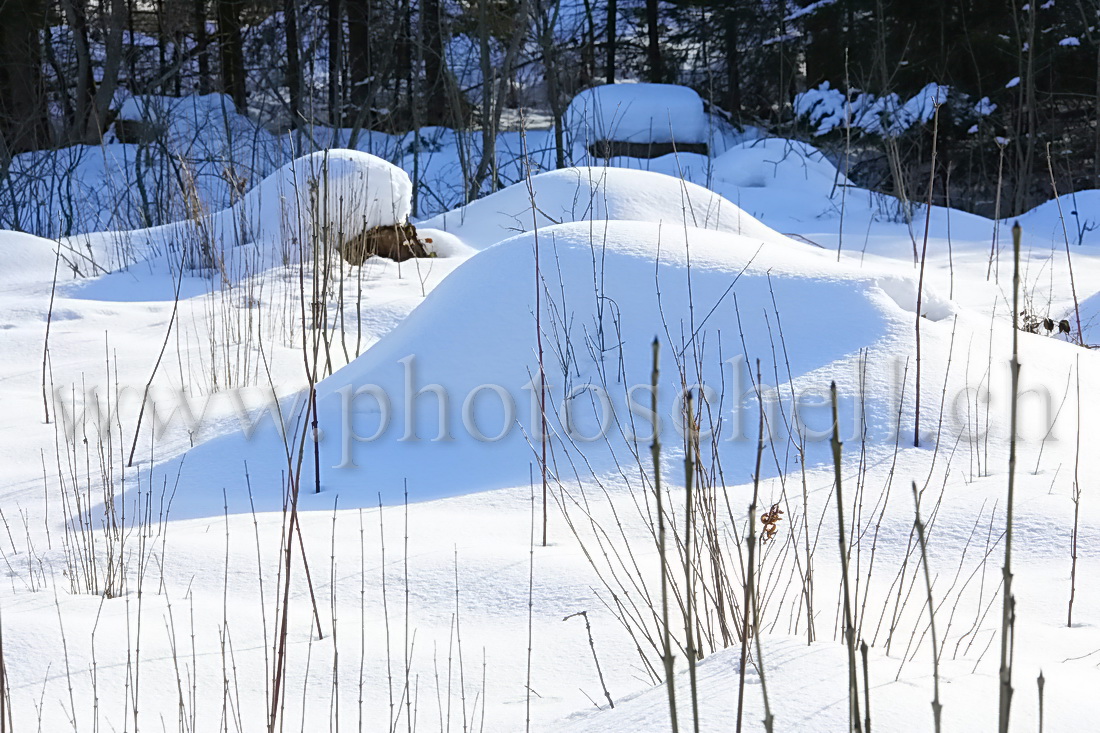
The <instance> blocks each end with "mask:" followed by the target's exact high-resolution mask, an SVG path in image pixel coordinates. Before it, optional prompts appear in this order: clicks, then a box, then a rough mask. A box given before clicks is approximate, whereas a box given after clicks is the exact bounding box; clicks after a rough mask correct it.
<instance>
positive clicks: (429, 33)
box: [420, 0, 453, 125]
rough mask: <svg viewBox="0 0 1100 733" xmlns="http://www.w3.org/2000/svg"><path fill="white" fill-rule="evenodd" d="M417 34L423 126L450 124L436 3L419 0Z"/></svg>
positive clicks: (444, 65)
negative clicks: (420, 54)
mask: <svg viewBox="0 0 1100 733" xmlns="http://www.w3.org/2000/svg"><path fill="white" fill-rule="evenodd" d="M420 33H421V37H422V38H423V41H424V42H423V49H422V52H423V55H424V89H423V94H424V120H423V122H424V124H427V125H445V124H448V123H453V120H452V119H451V118H452V115H451V114H449V105H448V104H447V94H446V91H447V79H446V75H447V67H446V56H445V52H444V48H443V17H442V7H441V3H440V2H439V0H421V5H420Z"/></svg>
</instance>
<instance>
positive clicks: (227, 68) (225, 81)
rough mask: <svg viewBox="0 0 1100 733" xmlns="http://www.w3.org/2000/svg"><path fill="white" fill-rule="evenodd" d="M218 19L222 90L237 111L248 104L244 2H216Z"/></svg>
mask: <svg viewBox="0 0 1100 733" xmlns="http://www.w3.org/2000/svg"><path fill="white" fill-rule="evenodd" d="M215 3H216V9H217V19H218V55H219V57H220V61H221V67H222V68H221V89H222V91H223V92H224V93H226V94H228V95H229V96H230V97H232V98H233V104H235V105H236V106H237V109H240V110H243V109H244V108H245V106H246V104H247V101H248V100H247V98H246V92H245V83H244V39H243V38H242V36H241V5H242V4H243V2H242V0H215Z"/></svg>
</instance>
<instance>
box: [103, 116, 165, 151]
mask: <svg viewBox="0 0 1100 733" xmlns="http://www.w3.org/2000/svg"><path fill="white" fill-rule="evenodd" d="M114 131H115V137H116V138H118V141H119V142H120V143H131V144H136V145H149V144H151V143H154V142H156V141H157V138H159V137H160V136H161V135H162V134H163V133H164V129H163V128H162V127H161V126H160V125H158V124H156V123H153V122H148V121H145V120H115V123H114Z"/></svg>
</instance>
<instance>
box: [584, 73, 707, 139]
mask: <svg viewBox="0 0 1100 733" xmlns="http://www.w3.org/2000/svg"><path fill="white" fill-rule="evenodd" d="M564 127H565V129H566V130H568V132H569V135H570V137H571V139H572V141H573V144H574V145H584V144H586V143H588V142H592V141H596V140H619V141H623V142H640V143H650V142H652V143H664V142H677V143H703V142H706V141H707V118H706V115H705V114H704V112H703V100H702V98H701V97H700V96H699V95H698V94H697V93H696V92H695V90H693V89H689V88H688V87H682V86H676V85H674V84H644V83H643V84H604V85H602V86H597V87H592V88H590V89H585V90H584V91H581V92H579V93H578V94H577V95H576V96H575V97H573V101H572V102H570V103H569V107H568V109H566V112H565V121H564Z"/></svg>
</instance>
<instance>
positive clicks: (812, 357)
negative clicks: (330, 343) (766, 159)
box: [163, 222, 908, 518]
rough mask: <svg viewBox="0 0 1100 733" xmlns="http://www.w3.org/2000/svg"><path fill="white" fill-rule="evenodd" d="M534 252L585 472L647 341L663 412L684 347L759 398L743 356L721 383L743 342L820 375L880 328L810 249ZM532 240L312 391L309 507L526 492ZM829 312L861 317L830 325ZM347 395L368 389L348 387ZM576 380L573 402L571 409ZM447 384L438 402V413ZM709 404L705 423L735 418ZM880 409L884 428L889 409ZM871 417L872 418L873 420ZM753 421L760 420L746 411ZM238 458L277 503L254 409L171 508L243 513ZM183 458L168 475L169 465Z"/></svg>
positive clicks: (532, 418) (607, 451) (571, 247)
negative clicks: (316, 446)
mask: <svg viewBox="0 0 1100 733" xmlns="http://www.w3.org/2000/svg"><path fill="white" fill-rule="evenodd" d="M689 242H690V248H689V246H688V243H689ZM540 244H541V250H540V252H541V255H540V257H541V266H542V268H543V269H542V272H543V278H544V280H545V283H546V285H545V290H544V293H543V294H542V302H541V307H542V329H543V332H544V334H545V338H544V344H543V345H544V348H545V350H546V352H545V353H546V354H547V356H546V369H547V384H548V392H549V397H548V404H549V405H550V407H549V408H548V412H552V413H553V414H551V415H549V416H548V418H549V421H550V425H551V428H552V430H553V435H552V437H551V441H552V443H553V445H554V450H555V451H556V453H555V455H557V456H558V459H557V460H558V461H559V462H561V461H563V460H565V459H564V456H565V455H571V454H572V453H573V451H575V450H577V445H579V444H580V443H581V442H583V443H584V446H583V450H584V456H583V464H581V465H586V466H590V467H591V468H592V470H595V471H604V470H611V469H613V467H614V465H615V460H616V458H615V456H619V457H622V456H625V455H629V452H628V450H627V445H625V444H624V437H623V435H622V433H621V432H620V431H619V429H618V427H615V426H613V425H611V424H610V423H609V422H608V418H607V417H602V416H601V414H602V413H601V410H600V406H599V404H598V403H599V401H598V400H597V404H596V405H593V404H592V400H591V397H592V394H593V393H591V392H590V391H589V390H590V389H597V388H598V389H602V390H604V392H605V393H606V395H607V398H608V400H609V404H611V405H613V408H612V414H613V415H615V416H617V417H618V418H620V419H626V418H628V416H629V408H628V405H627V403H626V399H627V396H626V392H625V390H626V386H627V385H635V384H647V383H648V381H649V370H650V360H651V345H650V344H651V342H652V340H653V338H654V337H655V336H659V337H660V338H661V341H662V342H663V347H664V352H663V353H664V355H665V356H664V364H665V370H666V371H665V372H664V374H665V380H666V381H665V382H664V383H663V385H662V387H661V406H662V408H661V409H662V410H663V412H662V413H661V414H662V415H675V414H677V413H676V409H677V408H675V406H674V397H675V395H676V394H677V392H678V389H679V387H678V385H679V379H680V376H679V374H678V373H677V370H676V368H675V366H674V363H675V360H676V359H677V358H678V357H677V356H676V355H678V354H682V353H684V351H685V349H689V350H690V349H692V348H695V347H699V348H701V349H703V352H700V353H704V352H705V357H701V359H702V361H703V362H705V366H704V368H703V373H701V374H699V375H689V376H690V378H692V379H695V378H698V379H699V380H700V381H701V382H703V383H705V384H709V385H712V386H714V387H715V389H716V390H717V389H718V386H717V385H722V384H726V385H727V386H729V385H732V386H729V390H728V394H734V393H736V394H741V393H743V392H744V391H745V390H749V389H750V382H749V379H748V372H747V367H745V366H744V364H742V365H741V367H742V368H741V369H740V372H739V373H736V374H732V375H731V369H733V367H731V366H730V365H729V364H728V363H727V362H726V361H724V360H725V359H728V358H730V357H734V356H736V355H738V354H742V353H744V354H745V355H746V356H747V359H748V360H749V362H746V363H751V360H753V359H755V358H757V357H759V358H761V359H762V360H763V362H764V365H765V366H764V369H765V372H767V373H771V371H772V370H773V369H779V370H780V371H781V372H782V373H783V375H784V380H786V370H787V369H788V365H789V369H790V370H791V371H790V376H791V379H792V380H794V382H795V383H798V382H799V380H801V379H804V378H807V375H810V374H814V375H815V376H813V377H809V379H811V380H812V381H813V383H814V384H818V383H820V384H827V383H828V378H827V377H826V376H824V375H822V374H819V373H818V372H819V370H822V369H826V370H828V369H829V365H832V364H834V363H835V362H837V361H838V360H843V359H845V358H848V357H849V356H850V355H852V354H855V353H858V351H859V349H861V348H867V347H868V346H869V345H871V344H873V343H874V342H875V341H876V340H878V339H879V338H880V337H881V336H882V334H883V330H884V328H885V327H886V323H887V320H888V318H887V317H886V316H885V313H886V311H884V309H883V308H882V307H881V305H880V304H879V303H878V302H876V298H877V297H879V296H875V297H872V295H873V294H874V293H879V294H880V291H878V289H877V288H875V287H874V284H873V283H872V282H871V281H869V280H868V279H867V278H866V276H865V275H861V274H859V273H858V272H856V271H854V270H849V269H847V267H845V266H840V265H837V264H836V263H835V259H834V258H833V257H832V256H831V254H830V253H824V252H820V251H819V250H815V249H813V248H811V247H807V246H798V245H794V244H792V243H788V242H769V243H765V244H761V243H760V242H758V241H756V240H750V239H747V238H744V237H740V236H738V235H734V234H729V233H726V232H715V231H708V230H702V229H690V228H689V229H685V228H684V227H683V226H668V227H659V226H655V225H653V224H652V223H647V222H606V224H604V223H601V224H600V225H599V227H597V228H596V229H595V231H594V229H593V227H592V225H591V224H589V223H583V222H578V223H570V224H563V225H560V226H551V227H548V228H546V229H543V230H542V231H541V232H540ZM533 250H534V237H533V234H531V233H527V234H523V235H520V236H517V237H514V238H512V239H509V240H507V241H505V242H501V243H500V244H498V245H496V246H494V247H491V248H489V249H487V250H485V251H483V252H481V253H479V254H477V255H476V256H474V257H473V258H471V259H470V260H468V261H467V262H466V263H465V264H463V265H462V266H461V267H459V268H458V269H457V270H455V272H453V273H452V274H451V275H450V276H448V278H447V279H445V280H444V281H443V282H442V283H441V284H440V285H439V286H438V287H437V288H436V290H434V291H433V292H432V293H430V294H429V296H428V298H427V299H426V300H425V301H424V303H423V304H422V305H421V306H420V307H419V308H417V309H416V310H415V311H413V312H412V313H411V314H410V315H409V316H408V317H407V318H406V320H405V321H404V322H402V323H401V324H400V325H399V326H398V327H397V328H396V329H395V330H394V331H392V332H390V333H389V334H388V335H387V336H385V337H383V339H382V340H381V341H380V342H379V343H377V344H376V345H375V346H373V347H371V349H369V350H368V351H367V352H366V353H365V354H364V355H363V356H361V357H360V358H359V359H357V360H355V361H354V362H353V363H352V364H350V365H348V366H347V367H345V368H344V369H342V370H340V371H338V372H337V373H336V374H335V375H333V376H332V377H330V378H329V379H327V380H325V381H324V382H322V383H321V385H320V386H319V388H318V405H319V407H318V410H319V415H320V423H321V430H322V434H323V435H324V437H323V439H322V440H321V443H320V456H321V459H320V460H321V481H322V489H323V491H322V493H321V494H319V495H316V496H314V494H313V493H312V492H313V488H312V487H313V484H312V480H313V479H312V478H311V477H312V476H313V467H312V466H313V463H312V460H313V459H312V447H310V449H309V450H307V451H306V453H307V455H306V458H305V468H303V474H302V475H303V476H304V477H308V478H305V479H303V481H304V482H305V483H304V484H303V485H306V484H308V486H309V490H308V492H307V491H305V490H303V494H302V501H303V508H310V507H314V506H316V507H331V506H332V501H333V495H334V493H339V495H340V498H339V502H340V506H341V507H345V508H347V507H351V506H356V505H359V506H363V505H371V504H375V503H377V500H378V495H379V493H381V496H382V500H383V501H384V502H386V503H393V502H395V501H396V502H399V501H400V499H399V498H398V497H399V496H401V492H402V490H403V489H402V487H403V485H404V481H405V479H407V480H408V487H409V496H410V498H411V499H412V500H414V501H421V500H427V499H433V498H438V497H443V496H451V495H459V494H464V493H468V492H473V491H482V490H486V489H491V488H500V487H508V486H521V485H526V481H527V478H528V469H529V465H530V463H531V461H532V460H533V453H532V447H531V440H532V438H531V437H530V436H532V435H536V434H537V430H536V427H537V421H538V416H537V410H536V411H535V412H532V407H531V404H532V399H533V394H534V393H533V390H532V387H531V380H532V376H533V375H537V374H538V364H537V357H536V353H537V341H536V322H535V309H536V305H535V298H536V285H535V281H534V256H533ZM689 256H690V257H689ZM689 259H690V264H691V269H690V271H689V270H688V268H687V264H688V262H689ZM689 280H690V297H689V287H688V286H689ZM773 298H774V300H773ZM775 303H778V304H779V306H778V307H779V308H780V309H781V312H782V318H783V328H784V339H785V342H786V345H787V349H786V353H785V354H783V355H782V356H778V357H777V356H776V352H775V351H773V346H774V343H773V339H774V329H769V322H768V318H767V317H765V314H766V313H773V312H774V309H775V307H776V305H775ZM773 323H774V317H773ZM838 323H859V324H860V328H858V329H856V328H841V329H837V328H836V327H835V326H836V324H838ZM904 324H905V325H906V326H907V325H908V318H907V317H906V318H905V319H904ZM693 329H695V335H694V338H693V337H692V333H693ZM742 329H743V331H744V339H745V340H744V342H743V344H744V350H743V349H742V342H741V341H740V337H739V336H738V333H739V330H742ZM720 343H726V345H727V347H728V348H727V351H728V353H722V349H721V348H720V347H719V344H720ZM693 345H694V346H693ZM776 358H778V359H779V363H778V365H777V366H774V367H773V364H772V362H773V361H774V360H775V359H776ZM689 371H690V370H689ZM737 383H740V385H741V386H740V387H738V386H737ZM431 385H438V387H436V386H431ZM425 388H426V389H427V391H426V392H423V393H421V394H419V396H417V397H415V398H413V399H411V400H409V399H408V398H409V397H410V396H412V395H416V394H417V393H420V392H422V390H424V389H425ZM577 390H579V392H578V391H577ZM357 391H361V392H362V393H361V394H360V396H358V397H355V396H354V395H355V394H356V393H357ZM570 391H572V393H573V394H575V395H579V396H580V398H579V399H574V400H572V401H570V400H566V399H565V395H566V393H567V392H570ZM433 393H434V394H433ZM439 393H442V394H444V395H446V398H445V399H446V404H447V407H446V409H445V411H444V412H445V414H444V417H443V420H442V424H441V420H440V417H439V413H440V400H439V396H438V395H439ZM714 399H715V405H717V406H716V407H715V408H714V409H715V414H726V412H725V410H728V409H731V405H730V404H726V405H725V407H722V406H720V405H719V403H720V402H721V399H719V398H718V397H717V396H715V398H714ZM727 399H732V398H727ZM304 406H305V400H304V399H303V398H302V397H301V396H299V397H298V398H297V401H295V400H288V401H287V402H285V403H284V411H287V412H288V414H289V417H288V419H287V423H288V424H292V425H293V424H298V423H297V421H298V418H297V417H296V416H297V414H298V412H299V411H300V410H302V409H304ZM869 411H870V412H872V413H873V412H874V411H873V410H870V408H869ZM748 412H749V411H748V410H746V414H748ZM881 413H882V414H883V415H884V416H885V417H884V418H883V420H884V422H888V421H889V418H890V413H891V410H889V409H882V410H881ZM876 414H877V413H876ZM664 420H665V418H664V417H662V421H664ZM869 420H870V422H871V423H874V420H875V417H874V414H872V415H871V417H870V418H869ZM414 421H415V422H414ZM675 422H676V421H675V420H674V419H669V420H668V422H667V423H665V424H666V426H671V425H673V424H674V423H675ZM744 424H745V425H749V424H755V422H753V420H752V418H749V417H746V418H745V420H744ZM601 428H606V429H607V430H608V432H607V433H606V440H604V439H602V438H599V437H597V438H596V439H594V440H593V439H592V436H599V435H600V431H601ZM668 429H669V430H671V429H672V428H671V427H668ZM734 429H735V427H730V428H729V430H731V431H732V430H734ZM581 434H583V435H584V436H586V437H584V438H580V437H577V442H576V443H574V442H573V441H572V439H566V438H564V437H563V436H579V435H581ZM370 436H377V437H376V439H373V440H367V438H369V437H370ZM498 438H499V439H498ZM665 442H667V444H668V446H669V450H670V451H671V452H675V450H676V445H677V444H678V443H679V442H680V441H679V440H678V439H677V438H676V437H675V436H673V435H672V434H671V433H670V434H669V435H668V436H666V439H665ZM891 445H892V444H891ZM754 446H755V443H754V441H753V440H747V441H736V440H731V441H724V442H723V444H722V448H721V450H722V453H723V461H724V465H725V466H726V471H727V475H728V476H734V475H736V476H738V477H743V478H747V476H748V474H749V472H750V471H751V466H752V463H753V451H754V449H755V448H754ZM820 448H821V450H822V451H825V450H826V449H827V446H825V445H824V444H822V445H821V446H820ZM814 455H816V454H814ZM574 458H578V457H576V456H574ZM820 458H821V459H822V460H824V459H825V458H826V454H825V453H824V452H822V454H821V456H820ZM242 460H247V461H248V464H249V466H250V469H251V471H252V486H253V487H256V486H264V487H268V488H267V489H266V490H265V492H264V494H263V495H262V496H261V495H258V494H257V495H256V496H255V501H256V506H257V510H267V509H278V508H280V507H281V506H282V492H281V491H280V490H279V487H280V486H281V485H282V482H281V481H280V472H281V471H283V472H285V471H286V454H285V450H284V447H283V442H282V439H281V438H280V437H279V434H278V432H277V431H276V430H275V428H274V426H273V423H272V422H271V420H270V418H264V420H263V421H262V426H261V427H260V428H259V429H257V431H256V433H255V434H253V435H252V437H251V439H249V438H247V437H246V433H245V432H240V433H234V434H230V435H226V436H223V437H220V438H216V439H214V440H211V441H208V442H207V443H204V444H202V445H200V446H198V447H196V448H195V449H193V450H192V451H191V452H190V454H189V455H188V458H187V460H186V462H185V463H184V465H183V468H182V470H183V473H184V478H183V479H182V481H181V485H184V486H188V487H190V489H191V491H192V492H193V493H192V494H191V495H190V496H189V497H188V498H187V500H186V501H185V502H180V501H179V500H177V503H176V504H175V505H174V507H173V516H176V517H177V518H178V517H179V516H180V515H181V514H184V515H196V514H207V513H218V512H221V511H222V503H223V499H222V487H231V488H230V498H229V502H230V511H243V510H246V508H247V501H248V498H247V496H246V495H245V494H244V488H243V485H242V482H241V481H240V473H241V466H242ZM578 460H580V459H579V458H578ZM178 469H179V466H178V465H177V464H168V465H167V466H165V467H164V468H163V470H164V471H167V472H169V473H171V475H172V476H174V475H175V473H174V472H175V471H176V470H178ZM261 474H262V475H261ZM731 480H733V479H731ZM738 480H739V479H738ZM234 487H236V488H234ZM238 489H239V490H238ZM307 494H308V495H307ZM318 502H319V503H318Z"/></svg>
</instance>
